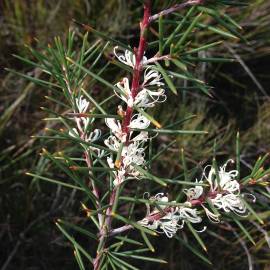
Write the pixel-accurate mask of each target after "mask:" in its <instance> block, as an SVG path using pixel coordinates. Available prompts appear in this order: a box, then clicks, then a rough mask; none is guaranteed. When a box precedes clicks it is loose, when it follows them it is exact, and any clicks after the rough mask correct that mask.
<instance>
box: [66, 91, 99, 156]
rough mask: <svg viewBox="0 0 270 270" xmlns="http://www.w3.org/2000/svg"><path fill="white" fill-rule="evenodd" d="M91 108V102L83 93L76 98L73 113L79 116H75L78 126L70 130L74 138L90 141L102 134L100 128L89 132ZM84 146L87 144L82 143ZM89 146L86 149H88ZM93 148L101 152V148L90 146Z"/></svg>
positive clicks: (95, 139)
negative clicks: (89, 112) (88, 114)
mask: <svg viewBox="0 0 270 270" xmlns="http://www.w3.org/2000/svg"><path fill="white" fill-rule="evenodd" d="M88 109H89V102H88V101H87V100H86V99H85V98H84V96H83V95H80V96H79V97H78V98H75V108H74V110H73V113H75V114H76V115H78V116H75V117H74V120H75V122H76V128H72V129H70V130H69V136H71V137H73V138H80V139H81V140H83V141H85V142H87V143H90V142H95V141H97V140H98V139H99V138H100V136H101V131H100V129H94V130H93V131H91V132H89V124H90V118H89V117H87V111H88ZM81 145H82V146H83V147H84V148H85V145H84V144H81ZM88 148H89V147H87V148H86V149H88ZM90 148H91V149H92V150H96V151H97V152H99V154H98V155H99V156H100V155H101V154H100V149H97V148H94V147H90Z"/></svg>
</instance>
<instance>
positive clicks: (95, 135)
mask: <svg viewBox="0 0 270 270" xmlns="http://www.w3.org/2000/svg"><path fill="white" fill-rule="evenodd" d="M68 134H69V136H71V137H73V138H80V139H84V141H86V142H94V141H97V140H98V139H99V138H100V136H101V130H100V129H94V130H93V131H92V132H90V134H89V135H87V134H85V135H84V138H81V137H80V135H79V132H78V130H77V129H76V128H72V129H71V130H69V132H68Z"/></svg>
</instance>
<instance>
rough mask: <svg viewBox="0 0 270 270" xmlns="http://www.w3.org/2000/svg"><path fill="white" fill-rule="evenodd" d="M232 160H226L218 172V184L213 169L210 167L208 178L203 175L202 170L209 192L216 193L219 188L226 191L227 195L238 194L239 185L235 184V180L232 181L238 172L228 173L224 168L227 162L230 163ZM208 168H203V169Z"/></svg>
mask: <svg viewBox="0 0 270 270" xmlns="http://www.w3.org/2000/svg"><path fill="white" fill-rule="evenodd" d="M231 161H232V160H228V161H227V162H226V163H225V164H224V165H223V166H222V167H220V168H219V170H218V175H219V180H220V182H219V183H218V177H217V175H216V172H215V169H214V168H213V167H212V166H211V169H210V171H209V174H208V176H206V175H205V170H204V173H203V175H204V177H205V178H206V181H207V182H208V183H209V184H210V190H211V192H217V191H218V190H219V187H220V189H221V190H223V191H227V192H228V193H237V194H239V193H240V185H239V183H238V182H237V180H234V178H235V177H236V176H237V174H238V171H237V170H232V171H229V172H226V166H227V164H228V162H231ZM207 167H208V166H206V167H205V169H206V168H207Z"/></svg>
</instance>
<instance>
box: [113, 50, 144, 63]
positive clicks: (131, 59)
mask: <svg viewBox="0 0 270 270" xmlns="http://www.w3.org/2000/svg"><path fill="white" fill-rule="evenodd" d="M118 48H119V47H118V46H116V47H114V55H115V56H116V57H117V59H118V60H119V61H120V62H122V63H123V64H125V65H127V66H130V67H132V68H134V66H135V63H136V57H135V54H134V53H133V52H131V51H129V50H125V52H124V53H118V52H117V50H118ZM146 61H147V58H146V57H145V56H144V57H143V59H142V64H143V65H144V63H146Z"/></svg>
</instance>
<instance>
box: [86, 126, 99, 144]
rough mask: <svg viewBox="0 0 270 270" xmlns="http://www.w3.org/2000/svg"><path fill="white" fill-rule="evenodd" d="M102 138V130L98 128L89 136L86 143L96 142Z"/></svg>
mask: <svg viewBox="0 0 270 270" xmlns="http://www.w3.org/2000/svg"><path fill="white" fill-rule="evenodd" d="M100 136H101V130H100V129H97V128H96V129H94V130H93V131H92V132H91V133H90V134H89V135H88V136H87V138H86V141H88V142H95V141H97V140H98V139H99V138H100Z"/></svg>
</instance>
